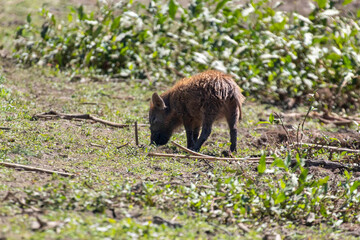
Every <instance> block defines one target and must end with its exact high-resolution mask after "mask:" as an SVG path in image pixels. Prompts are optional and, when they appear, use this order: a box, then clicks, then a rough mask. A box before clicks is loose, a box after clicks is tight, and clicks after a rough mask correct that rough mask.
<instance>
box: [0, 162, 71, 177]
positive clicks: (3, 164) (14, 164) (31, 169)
mask: <svg viewBox="0 0 360 240" xmlns="http://www.w3.org/2000/svg"><path fill="white" fill-rule="evenodd" d="M0 166H4V167H9V168H21V169H25V170H29V171H36V172H42V173H50V174H53V173H55V174H58V175H61V176H64V177H75V175H74V174H71V173H65V172H58V171H52V170H47V169H43V168H37V167H30V166H25V165H21V164H16V163H6V162H0Z"/></svg>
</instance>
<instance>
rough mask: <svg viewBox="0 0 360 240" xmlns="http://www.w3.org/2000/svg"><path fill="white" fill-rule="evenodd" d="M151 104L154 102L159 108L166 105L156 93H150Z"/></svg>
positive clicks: (163, 107)
mask: <svg viewBox="0 0 360 240" xmlns="http://www.w3.org/2000/svg"><path fill="white" fill-rule="evenodd" d="M152 104H154V107H155V108H157V109H160V110H162V109H165V107H166V106H165V103H164V100H163V99H162V98H161V97H160V96H159V95H158V94H157V93H154V94H153V95H152Z"/></svg>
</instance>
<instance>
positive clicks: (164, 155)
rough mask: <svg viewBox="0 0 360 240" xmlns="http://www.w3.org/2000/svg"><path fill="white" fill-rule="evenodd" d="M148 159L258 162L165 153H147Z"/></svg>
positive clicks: (257, 158)
mask: <svg viewBox="0 0 360 240" xmlns="http://www.w3.org/2000/svg"><path fill="white" fill-rule="evenodd" d="M148 156H150V157H164V158H190V159H206V160H209V161H229V162H231V161H248V162H259V161H260V159H261V158H260V157H255V158H254V157H253V158H222V157H212V156H206V155H205V156H194V155H180V154H167V153H152V152H150V153H148ZM266 159H270V160H273V159H274V158H273V157H266ZM266 163H273V161H266Z"/></svg>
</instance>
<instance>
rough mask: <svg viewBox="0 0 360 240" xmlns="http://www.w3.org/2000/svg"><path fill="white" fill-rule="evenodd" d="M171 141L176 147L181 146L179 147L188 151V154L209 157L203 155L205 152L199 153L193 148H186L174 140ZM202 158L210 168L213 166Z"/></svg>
mask: <svg viewBox="0 0 360 240" xmlns="http://www.w3.org/2000/svg"><path fill="white" fill-rule="evenodd" d="M171 143H172V144H173V145H175V146H176V147H178V148H181V149H182V150H184V151H185V152H187V153H190V154H192V155H194V156H202V157H210V156H207V155H205V154H201V153H198V152H195V151H193V150H190V149H188V148H186V147H183V146H181V145H180V144H178V143H176V142H174V141H171ZM203 160H204V162H205V163H206V164H207V165H208V166H209V167H210V168H214V167H213V166H211V165H210V163H209V162H208V161H206V160H205V159H203Z"/></svg>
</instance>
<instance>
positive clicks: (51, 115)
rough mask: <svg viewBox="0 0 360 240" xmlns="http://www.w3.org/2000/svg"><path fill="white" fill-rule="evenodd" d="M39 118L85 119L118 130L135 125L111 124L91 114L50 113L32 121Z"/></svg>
mask: <svg viewBox="0 0 360 240" xmlns="http://www.w3.org/2000/svg"><path fill="white" fill-rule="evenodd" d="M39 118H45V119H53V118H61V119H68V120H72V119H84V120H92V121H95V122H99V123H102V124H105V125H108V126H112V127H117V128H125V127H131V126H133V125H131V124H120V123H114V122H110V121H107V120H103V119H101V118H97V117H94V116H91V115H90V114H63V113H58V112H56V111H50V112H47V113H40V114H35V115H34V116H33V117H32V119H35V120H37V119H39ZM138 126H139V127H146V126H148V125H147V124H138Z"/></svg>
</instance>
